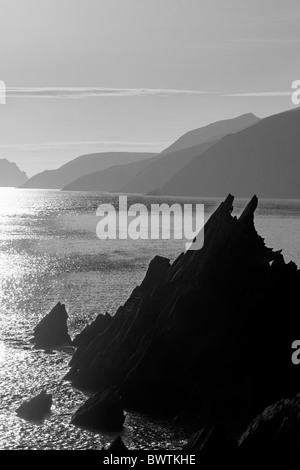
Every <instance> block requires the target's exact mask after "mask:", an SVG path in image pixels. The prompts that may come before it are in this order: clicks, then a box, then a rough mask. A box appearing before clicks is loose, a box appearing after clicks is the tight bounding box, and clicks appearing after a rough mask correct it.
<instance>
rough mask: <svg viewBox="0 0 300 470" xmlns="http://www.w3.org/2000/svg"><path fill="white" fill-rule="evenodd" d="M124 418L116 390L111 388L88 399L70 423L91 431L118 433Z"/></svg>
mask: <svg viewBox="0 0 300 470" xmlns="http://www.w3.org/2000/svg"><path fill="white" fill-rule="evenodd" d="M124 421H125V416H124V412H123V407H122V402H121V398H120V395H119V393H118V390H117V389H116V388H111V389H109V390H106V391H105V392H104V393H99V394H96V395H94V396H93V397H91V398H89V399H88V400H87V401H86V402H85V403H84V404H83V405H82V406H81V407H80V408H79V409H78V410H77V411H76V413H75V414H74V416H73V418H72V421H71V423H72V424H76V425H77V426H82V427H84V428H91V429H103V430H107V431H120V430H121V429H122V427H123V424H124Z"/></svg>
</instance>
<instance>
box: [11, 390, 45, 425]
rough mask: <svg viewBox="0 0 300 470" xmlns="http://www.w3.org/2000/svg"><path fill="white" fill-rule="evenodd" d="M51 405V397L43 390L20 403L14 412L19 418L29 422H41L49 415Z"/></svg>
mask: <svg viewBox="0 0 300 470" xmlns="http://www.w3.org/2000/svg"><path fill="white" fill-rule="evenodd" d="M51 405H52V395H51V394H48V393H47V392H46V391H45V390H43V391H42V392H41V393H39V395H37V396H36V397H33V398H31V400H29V401H25V402H24V403H22V405H21V406H20V407H19V408H18V409H17V411H16V412H17V415H18V416H19V417H20V418H23V419H27V420H29V421H41V420H43V419H44V417H45V416H46V415H47V414H49V413H50V411H51Z"/></svg>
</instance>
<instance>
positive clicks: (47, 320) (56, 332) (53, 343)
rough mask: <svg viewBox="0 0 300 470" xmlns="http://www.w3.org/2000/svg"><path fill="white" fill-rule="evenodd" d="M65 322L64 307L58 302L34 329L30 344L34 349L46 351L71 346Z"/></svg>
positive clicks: (66, 318)
mask: <svg viewBox="0 0 300 470" xmlns="http://www.w3.org/2000/svg"><path fill="white" fill-rule="evenodd" d="M67 320H68V314H67V311H66V307H65V305H64V304H61V303H60V302H58V304H56V305H55V307H53V309H52V310H51V312H50V313H48V314H47V315H46V316H45V317H44V318H42V320H41V321H40V322H39V323H38V324H37V325H36V327H35V328H34V330H33V334H34V337H33V339H32V342H33V343H34V346H35V348H37V349H46V350H47V349H53V348H55V347H58V346H62V345H66V344H71V338H70V336H69V333H68V325H67Z"/></svg>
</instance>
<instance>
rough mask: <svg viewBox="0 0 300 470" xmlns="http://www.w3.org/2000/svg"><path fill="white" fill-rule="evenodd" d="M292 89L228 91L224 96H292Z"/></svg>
mask: <svg viewBox="0 0 300 470" xmlns="http://www.w3.org/2000/svg"><path fill="white" fill-rule="evenodd" d="M291 95H292V91H259V92H257V91H253V92H243V93H228V94H225V95H223V96H228V97H233V98H234V97H236V98H239V97H241V98H243V97H245V98H264V97H266V98H267V97H272V98H274V97H275V98H276V97H281V96H291Z"/></svg>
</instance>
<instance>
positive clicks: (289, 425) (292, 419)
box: [239, 394, 300, 455]
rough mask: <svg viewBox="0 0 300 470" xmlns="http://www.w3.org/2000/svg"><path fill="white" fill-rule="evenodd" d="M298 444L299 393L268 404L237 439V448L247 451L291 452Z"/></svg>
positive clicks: (299, 438)
mask: <svg viewBox="0 0 300 470" xmlns="http://www.w3.org/2000/svg"><path fill="white" fill-rule="evenodd" d="M299 445H300V394H298V395H297V396H296V397H295V398H293V399H283V400H280V401H278V402H277V403H275V404H274V405H271V406H268V407H267V408H266V409H265V410H264V411H263V413H261V414H260V415H259V416H258V417H257V418H255V419H254V421H253V422H252V423H251V424H250V426H249V427H248V428H247V430H246V431H245V432H244V433H243V434H242V436H241V437H240V439H239V449H240V450H242V451H247V452H266V451H267V452H270V453H272V454H273V453H274V451H284V452H292V451H298V449H299ZM273 455H274V454H273Z"/></svg>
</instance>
